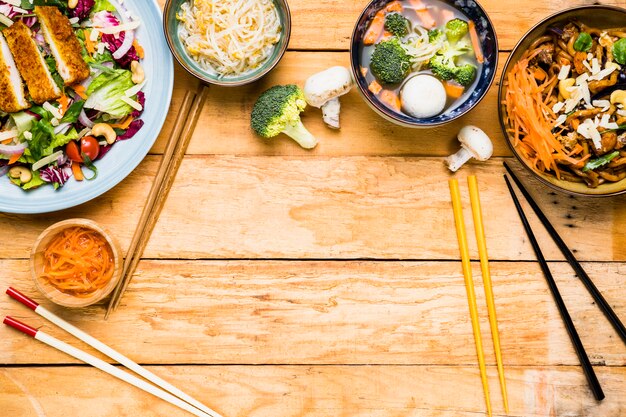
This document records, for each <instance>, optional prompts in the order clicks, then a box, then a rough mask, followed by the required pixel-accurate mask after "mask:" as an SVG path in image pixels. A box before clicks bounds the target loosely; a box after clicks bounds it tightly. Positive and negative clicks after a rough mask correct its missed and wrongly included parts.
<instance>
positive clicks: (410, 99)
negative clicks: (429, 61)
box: [400, 74, 447, 119]
mask: <svg viewBox="0 0 626 417" xmlns="http://www.w3.org/2000/svg"><path fill="white" fill-rule="evenodd" d="M400 96H401V98H402V108H403V109H404V111H405V112H406V113H408V114H410V115H411V116H413V117H417V118H420V119H421V118H425V117H432V116H435V115H437V114H439V113H441V111H442V110H443V109H444V108H445V107H446V100H447V95H446V89H445V88H444V87H443V84H442V83H441V81H439V80H438V79H436V78H435V77H433V76H432V75H426V74H420V75H416V76H415V77H412V78H410V79H409V80H408V81H407V82H406V83H405V84H404V86H403V87H402V91H401V93H400Z"/></svg>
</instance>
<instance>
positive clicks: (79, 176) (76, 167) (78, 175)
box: [72, 162, 85, 181]
mask: <svg viewBox="0 0 626 417" xmlns="http://www.w3.org/2000/svg"><path fill="white" fill-rule="evenodd" d="M72 173H73V174H74V178H75V179H76V181H82V180H84V179H85V175H84V174H83V170H82V169H80V164H79V163H78V162H74V163H72Z"/></svg>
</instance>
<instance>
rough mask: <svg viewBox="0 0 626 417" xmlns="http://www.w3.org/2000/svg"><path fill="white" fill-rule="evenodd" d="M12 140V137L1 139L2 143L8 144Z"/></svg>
mask: <svg viewBox="0 0 626 417" xmlns="http://www.w3.org/2000/svg"><path fill="white" fill-rule="evenodd" d="M11 142H13V138H9V139H5V140H3V141H2V144H3V145H8V144H9V143H11Z"/></svg>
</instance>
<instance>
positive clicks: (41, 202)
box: [0, 0, 174, 214]
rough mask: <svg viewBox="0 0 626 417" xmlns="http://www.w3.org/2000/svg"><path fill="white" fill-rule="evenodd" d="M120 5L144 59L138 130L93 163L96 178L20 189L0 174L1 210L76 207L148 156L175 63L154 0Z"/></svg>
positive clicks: (162, 118) (166, 106) (134, 0)
mask: <svg viewBox="0 0 626 417" xmlns="http://www.w3.org/2000/svg"><path fill="white" fill-rule="evenodd" d="M124 5H125V6H126V7H127V8H128V9H129V10H130V11H132V12H133V13H134V14H135V15H136V16H138V17H139V18H140V19H141V26H140V27H139V28H138V29H137V38H138V40H139V41H140V42H141V45H142V46H143V48H144V50H145V52H146V58H145V59H144V60H143V61H142V63H141V64H142V66H143V67H144V70H145V73H146V85H145V87H144V89H143V91H144V93H145V94H146V106H145V110H144V112H143V115H142V116H141V118H142V119H143V121H144V122H145V124H144V126H143V127H142V128H141V130H140V131H139V132H138V133H137V134H136V135H135V136H134V137H133V138H132V139H130V140H126V141H120V142H118V143H116V144H115V146H114V147H113V148H112V149H111V151H110V152H109V153H108V154H106V155H105V156H104V158H102V159H101V160H99V161H97V162H96V166H97V167H98V177H97V178H96V179H95V180H93V181H82V182H77V181H75V180H74V179H70V180H69V181H68V182H67V183H66V184H65V185H64V186H63V187H62V188H59V189H58V190H56V191H55V190H54V189H53V188H52V187H50V186H45V187H41V188H38V189H36V190H32V191H23V190H22V189H20V188H18V187H16V186H15V185H13V184H11V183H10V182H9V179H8V178H7V177H6V176H5V177H3V178H0V212H5V213H22V214H31V213H47V212H51V211H57V210H63V209H67V208H70V207H74V206H77V205H79V204H82V203H85V202H87V201H89V200H92V199H94V198H96V197H98V196H100V195H101V194H104V193H105V192H107V191H108V190H110V189H111V188H113V187H115V186H116V185H117V184H118V183H120V182H121V181H122V180H124V178H126V177H127V176H128V174H130V173H131V172H132V171H133V170H134V169H135V168H136V167H137V165H139V163H140V162H141V161H142V160H143V158H144V157H145V156H146V154H147V153H148V151H149V150H150V148H151V147H152V145H153V144H154V141H155V140H156V138H157V136H158V135H159V132H160V131H161V127H162V126H163V123H164V122H165V116H166V115H167V112H168V110H169V106H170V99H171V97H172V88H173V85H174V63H173V61H172V56H171V55H170V52H169V50H168V48H167V43H166V42H165V37H164V36H163V30H162V28H161V27H162V23H161V11H160V8H159V6H158V5H157V3H156V1H155V0H126V1H125V2H124Z"/></svg>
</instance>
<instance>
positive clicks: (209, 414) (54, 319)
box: [4, 288, 221, 417]
mask: <svg viewBox="0 0 626 417" xmlns="http://www.w3.org/2000/svg"><path fill="white" fill-rule="evenodd" d="M6 293H7V294H8V295H9V296H10V297H11V298H13V299H15V300H17V301H19V302H20V303H22V304H24V305H25V306H26V307H28V308H30V309H31V310H33V311H34V312H35V313H37V314H39V315H40V316H41V317H43V318H45V319H46V320H48V321H50V322H51V323H53V324H55V325H57V326H58V327H60V328H62V329H63V330H65V331H66V332H68V333H70V334H71V335H73V336H75V337H76V338H78V339H80V340H82V341H83V342H85V343H87V344H88V345H90V346H91V347H93V348H95V349H97V350H98V351H100V352H102V353H103V354H105V355H106V356H108V357H109V358H111V359H113V360H115V361H117V362H119V363H120V364H122V365H124V366H125V367H127V368H128V369H130V370H131V371H133V372H135V373H137V374H138V375H140V376H142V377H144V378H146V379H147V380H148V381H150V382H152V383H154V384H155V385H157V386H159V387H161V388H163V389H160V388H157V387H155V386H154V385H151V384H148V383H147V382H145V381H144V380H142V379H139V378H137V377H135V376H133V375H131V374H129V373H126V372H124V371H122V370H120V369H119V368H116V367H114V366H112V365H110V364H108V363H106V362H104V361H102V360H100V359H98V358H96V357H95V356H92V355H90V354H88V353H86V352H83V351H82V350H80V349H76V348H74V347H72V346H70V345H68V344H66V343H64V342H62V341H60V340H58V339H56V338H54V337H52V336H50V335H48V334H46V333H44V332H42V331H40V330H37V329H34V328H32V327H30V326H28V325H27V324H24V323H21V322H19V321H17V320H15V319H14V318H12V317H6V318H5V319H4V324H6V325H7V326H10V327H13V328H14V329H17V330H19V331H21V332H22V333H25V334H27V335H29V336H31V337H34V338H35V339H37V340H39V341H41V342H43V343H45V344H47V345H49V346H52V347H54V348H55V349H58V350H60V351H62V352H64V353H67V354H68V355H70V356H73V357H75V358H76V359H79V360H81V361H83V362H86V363H88V364H90V365H92V366H94V367H96V368H98V369H100V370H102V371H104V372H106V373H108V374H111V375H113V376H115V377H117V378H119V379H121V380H123V381H126V382H128V383H129V384H131V385H134V386H136V387H137V388H140V389H142V390H144V391H146V392H149V393H150V394H152V395H155V396H157V397H159V398H161V399H163V400H165V401H167V402H169V403H171V404H173V405H176V406H178V407H179V408H182V409H183V410H186V411H189V412H190V413H192V414H194V415H196V416H199V417H221V416H220V415H219V414H218V413H216V412H215V411H213V410H211V409H210V408H209V407H207V406H206V405H204V404H202V403H201V402H200V401H198V400H196V399H194V398H192V397H190V396H189V395H187V394H185V393H184V392H182V391H181V390H179V389H178V388H176V387H175V386H173V385H172V384H170V383H169V382H167V381H165V380H163V379H161V378H160V377H158V376H156V375H155V374H153V373H152V372H150V371H149V370H147V369H145V368H144V367H142V366H141V365H139V364H137V363H135V362H133V361H132V360H130V359H129V358H127V357H126V356H124V355H122V354H121V353H119V352H117V351H116V350H114V349H113V348H111V347H109V346H107V345H105V344H104V343H102V342H100V341H99V340H98V339H96V338H94V337H92V336H90V335H88V334H87V333H85V332H83V331H82V330H80V329H78V328H76V327H74V326H73V325H71V324H70V323H68V322H66V321H65V320H63V319H62V318H60V317H59V316H57V315H55V314H54V313H52V312H50V311H48V310H47V309H46V308H44V307H43V306H41V305H39V304H38V303H37V302H35V301H34V300H32V299H30V298H28V297H27V296H25V295H24V294H22V293H21V292H19V291H18V290H16V289H14V288H9V289H7V291H6Z"/></svg>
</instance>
